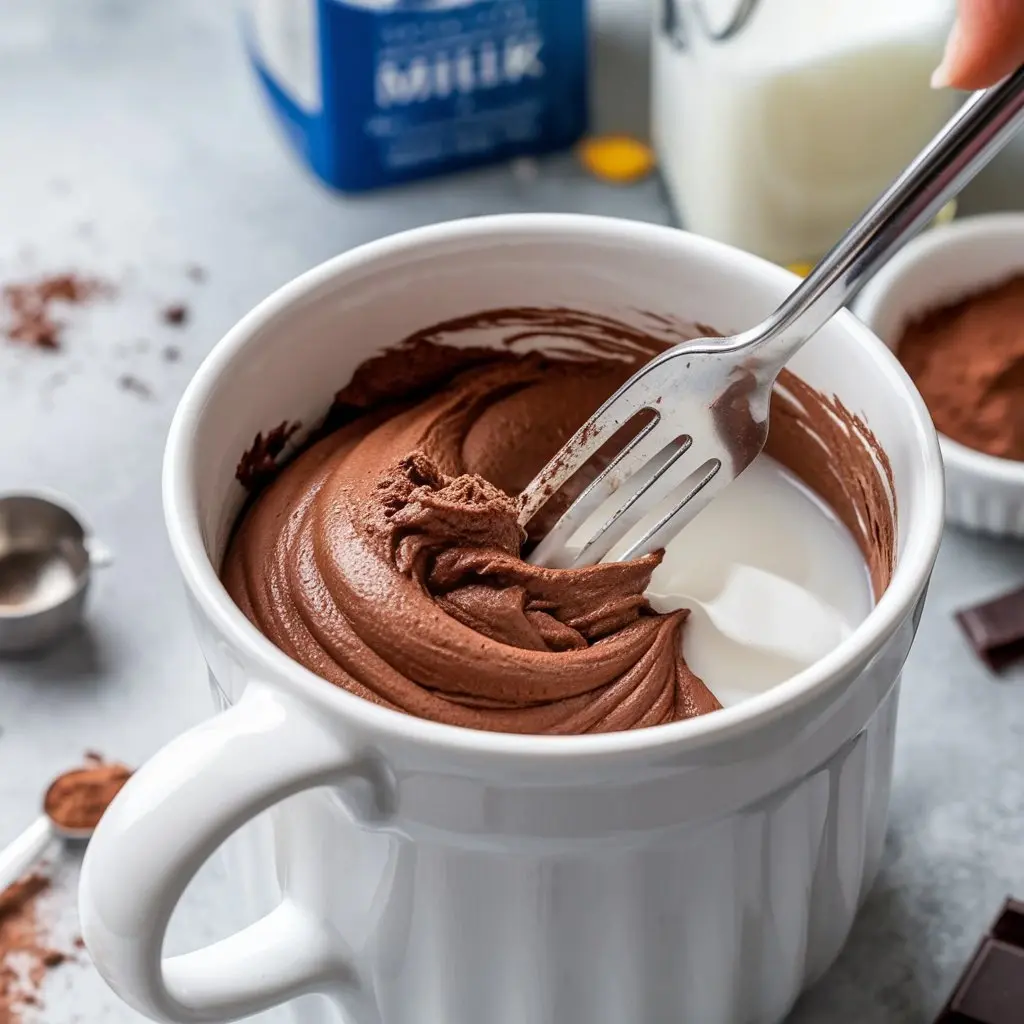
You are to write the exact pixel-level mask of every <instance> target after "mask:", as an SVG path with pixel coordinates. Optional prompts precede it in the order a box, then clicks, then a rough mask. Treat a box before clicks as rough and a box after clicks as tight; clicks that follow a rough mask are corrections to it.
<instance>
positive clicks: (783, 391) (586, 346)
mask: <svg viewBox="0 0 1024 1024" xmlns="http://www.w3.org/2000/svg"><path fill="white" fill-rule="evenodd" d="M638 316H640V315H639V314H638ZM641 319H642V320H643V322H644V323H645V326H644V329H640V328H637V327H631V326H629V325H627V324H623V323H620V322H618V321H615V320H610V319H606V318H603V317H599V316H595V315H592V314H585V313H580V312H575V311H569V310H545V309H528V308H527V309H515V310H492V311H487V312H485V313H481V314H478V315H476V316H469V317H464V318H462V319H460V320H455V321H449V322H448V323H445V324H441V325H439V326H438V327H437V328H434V329H431V330H429V331H424V332H421V333H420V334H418V335H415V336H413V337H411V338H409V339H407V340H406V342H404V343H403V344H402V345H400V346H398V347H397V348H395V349H392V350H390V351H387V352H385V353H384V354H383V355H381V356H378V357H376V358H374V359H371V360H369V361H367V362H366V363H364V364H363V365H362V366H360V367H359V368H358V369H357V370H356V372H355V374H354V375H353V379H352V381H351V382H350V383H349V384H348V385H347V386H346V387H345V388H343V389H342V391H340V392H339V393H338V395H337V397H336V400H335V403H334V406H333V407H332V409H331V410H330V412H329V414H328V416H327V419H326V421H325V423H324V425H323V427H322V428H321V429H320V430H319V431H317V437H319V440H316V439H311V440H310V441H308V442H307V443H306V445H305V446H304V450H303V451H302V454H300V455H299V456H298V458H296V459H295V460H294V461H293V462H291V463H290V464H289V465H288V466H287V468H285V469H284V470H283V471H279V470H278V466H277V456H278V455H279V453H280V451H281V450H282V449H283V448H284V446H285V445H286V443H287V441H288V438H289V437H290V436H291V433H292V432H293V430H294V429H295V425H289V424H282V425H281V427H279V428H278V429H277V430H276V431H271V432H270V433H269V434H268V435H267V436H266V437H263V436H262V435H260V436H259V437H257V439H256V443H255V444H254V446H253V449H252V451H251V452H249V453H247V457H245V458H243V461H242V464H241V465H240V466H239V474H238V475H239V479H240V480H242V481H243V482H245V483H246V484H247V486H250V487H251V488H253V499H252V500H251V502H250V504H249V507H248V510H247V511H246V513H245V514H244V515H243V517H242V519H241V522H240V524H239V526H238V529H237V531H236V534H235V536H234V538H233V539H232V542H231V545H230V547H229V550H228V553H227V556H226V558H225V561H224V566H223V572H222V575H223V580H224V583H225V586H226V587H227V589H228V591H229V592H230V594H231V596H232V597H233V598H234V600H235V601H236V602H237V604H238V605H239V607H240V608H241V609H242V610H243V611H244V613H245V614H246V615H247V616H248V617H249V619H250V620H251V621H252V622H253V623H254V624H255V625H256V626H257V628H259V629H260V630H261V631H262V632H263V633H264V634H265V635H266V636H267V637H269V638H270V640H272V641H273V642H274V643H275V644H277V646H278V647H280V648H281V649H282V650H283V651H285V652H286V653H287V654H289V655H290V656H291V657H293V658H294V659H296V660H297V661H299V662H301V663H302V664H303V665H305V666H306V667H307V668H309V669H311V670H312V671H314V672H317V673H318V674H319V675H321V676H323V678H324V679H327V680H329V681H330V682H332V683H334V684H335V685H337V686H343V687H345V688H346V689H348V690H350V691H352V692H353V693H355V694H358V695H359V696H361V697H364V698H366V699H367V700H371V701H374V702H376V703H378V704H382V705H384V706H385V707H389V708H395V709H398V710H400V711H405V712H407V713H409V714H412V715H419V716H421V717H423V718H429V719H433V720H435V721H439V722H448V723H450V724H453V725H461V726H468V727H470V728H476V729H490V730H495V731H504V732H520V733H585V732H602V731H613V730H622V729H635V728H642V727H644V726H651V725H658V724H660V723H664V722H671V721H674V720H677V719H682V718H689V717H692V716H694V715H700V714H704V713H706V712H708V711H713V710H715V709H717V708H718V707H719V706H720V705H719V703H718V700H717V699H716V698H715V696H714V695H713V694H712V693H711V691H710V690H708V688H707V687H706V686H705V685H704V683H703V682H702V681H701V680H700V679H698V678H697V677H696V676H695V675H694V674H693V673H692V672H691V671H690V670H689V669H688V668H687V666H686V663H685V661H684V659H683V654H682V633H683V625H684V623H685V621H686V617H687V615H688V612H687V611H686V610H680V611H675V612H672V613H669V614H664V615H659V614H656V613H655V612H654V611H653V610H652V609H651V608H650V607H649V605H648V604H647V601H646V600H645V599H644V596H643V595H644V591H645V590H646V589H647V586H648V584H649V582H650V579H651V574H652V573H653V571H654V569H655V567H656V566H657V565H658V563H659V562H660V559H661V556H660V555H651V556H649V557H647V558H642V559H639V560H637V561H635V562H630V563H625V564H609V565H598V566H590V567H587V568H583V569H573V570H564V569H541V568H538V567H536V566H533V565H530V564H529V563H527V562H525V561H524V560H523V559H522V558H521V557H520V549H521V547H522V545H523V543H524V539H525V538H524V536H523V534H522V532H521V530H520V529H519V526H518V524H517V518H516V512H517V508H516V502H515V499H514V498H513V497H511V496H512V495H518V494H519V493H520V492H521V491H522V490H523V488H524V487H525V486H526V484H527V483H528V482H529V481H530V480H531V479H532V478H533V476H534V474H535V473H536V471H537V470H538V469H539V468H540V467H541V466H542V465H544V463H545V462H547V460H548V459H549V458H551V456H553V455H554V454H555V452H556V451H557V450H558V449H559V448H560V447H561V445H562V444H563V443H564V441H565V440H567V439H568V438H569V437H570V436H571V435H572V433H573V432H574V431H575V430H576V429H577V428H578V427H579V426H580V424H581V423H583V422H584V420H585V419H586V418H587V417H588V416H589V415H590V413H591V412H592V411H593V410H594V409H596V408H597V406H598V405H599V404H600V403H601V402H602V401H603V400H604V399H605V398H606V397H607V396H608V395H610V394H611V393H612V392H613V391H614V390H615V389H616V388H617V387H618V386H619V385H620V384H622V383H623V382H624V381H625V380H626V379H627V378H628V377H629V376H630V374H631V373H632V372H633V371H634V370H635V369H636V367H637V366H638V365H639V364H641V363H643V362H645V361H646V360H648V359H649V358H650V357H651V356H652V355H653V354H655V353H656V352H658V351H660V350H661V349H663V348H664V347H665V346H666V345H669V344H672V343H674V342H676V341H679V340H681V338H683V337H692V336H693V335H694V333H700V334H710V333H713V332H712V331H710V330H709V329H707V328H700V329H699V330H698V331H696V332H695V331H693V329H692V328H690V329H689V330H688V329H687V327H686V325H681V324H679V323H677V322H675V321H672V320H670V319H666V318H662V317H655V316H650V315H648V316H645V317H641ZM495 335H496V336H495ZM467 336H468V337H471V338H476V337H478V336H485V337H486V338H487V340H488V341H489V342H490V343H492V344H496V345H497V347H493V348H492V347H486V348H485V347H480V348H466V347H455V346H453V345H452V344H446V342H451V341H453V340H454V341H456V342H463V341H464V340H466V337H467ZM535 341H540V342H541V343H542V345H543V347H544V351H545V353H546V355H540V354H537V353H536V352H534V353H523V352H521V351H518V350H519V349H521V348H523V347H528V346H529V345H530V344H532V343H533V342H535ZM779 385H780V387H779V388H777V390H776V393H775V396H774V398H773V401H772V414H771V415H772V422H771V431H770V433H769V438H768V446H767V451H768V453H769V454H771V455H772V456H773V457H775V458H776V459H778V460H779V461H780V462H782V463H783V464H784V465H785V466H786V467H787V468H789V469H790V470H791V471H792V472H794V473H795V474H796V475H797V476H798V477H800V479H802V480H803V481H804V482H805V483H807V484H808V485H809V486H810V487H812V488H813V489H814V490H816V491H817V492H818V494H819V495H821V497H822V498H824V499H825V500H826V501H827V502H828V503H829V504H830V505H831V506H832V508H833V509H834V510H835V511H836V512H837V514H838V515H839V517H840V519H841V520H842V521H843V522H844V523H845V524H846V526H847V528H848V529H849V530H850V532H851V534H852V535H853V537H854V539H855V540H856V541H857V543H858V544H859V545H860V548H861V551H862V552H863V554H864V557H865V560H866V563H867V566H868V568H869V571H870V573H871V578H872V583H873V586H874V592H875V595H876V596H880V595H881V594H882V592H883V591H884V590H885V588H886V586H887V585H888V582H889V580H890V578H891V576H892V570H893V565H894V562H895V552H896V543H895V537H896V518H895V511H896V510H895V504H894V501H895V498H894V488H893V484H892V472H891V469H890V467H889V462H888V459H887V458H886V456H885V452H884V451H882V449H881V447H880V446H879V444H878V442H877V441H876V439H875V437H874V435H873V434H872V433H871V431H870V430H869V429H868V428H867V426H866V424H865V423H864V422H863V421H862V420H861V419H860V418H859V417H857V416H856V415H854V414H853V413H851V412H850V411H849V410H847V409H846V408H845V407H844V406H843V405H842V403H841V402H839V400H838V399H835V398H828V397H826V396H824V395H821V394H819V393H818V392H816V391H815V390H813V389H812V388H810V387H809V386H808V385H807V384H805V383H804V382H803V381H801V380H799V379H798V378H796V377H794V376H793V375H792V374H789V373H787V372H785V371H784V372H783V374H782V376H781V377H780V379H779ZM531 525H532V524H531ZM541 529H543V525H542V526H541Z"/></svg>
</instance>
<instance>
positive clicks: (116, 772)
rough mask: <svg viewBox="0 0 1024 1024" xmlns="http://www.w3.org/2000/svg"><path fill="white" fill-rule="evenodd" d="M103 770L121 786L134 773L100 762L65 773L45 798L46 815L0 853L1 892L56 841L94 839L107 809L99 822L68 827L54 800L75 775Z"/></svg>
mask: <svg viewBox="0 0 1024 1024" xmlns="http://www.w3.org/2000/svg"><path fill="white" fill-rule="evenodd" d="M103 769H106V770H107V771H108V772H110V773H111V774H112V778H114V779H117V781H118V782H119V783H120V785H123V784H124V782H127V781H128V776H129V775H130V774H131V772H130V770H129V769H128V768H125V767H124V765H118V764H107V763H104V762H102V761H96V762H94V763H92V764H88V765H86V766H85V767H84V768H74V769H72V770H71V771H69V772H64V773H63V774H61V775H58V776H57V778H55V779H54V780H53V782H51V783H50V785H49V786H48V787H47V790H46V794H45V795H44V797H43V813H42V815H40V817H38V818H37V819H36V820H35V821H34V822H33V823H32V824H31V825H29V827H28V828H27V829H25V831H24V832H22V833H21V835H20V836H18V838H17V839H15V840H14V841H13V842H12V843H10V844H8V846H7V847H6V849H4V850H3V851H0V892H3V891H4V889H6V888H7V887H8V886H9V885H13V884H14V883H15V882H16V881H18V879H19V878H21V877H22V876H23V875H24V874H26V873H27V872H28V871H29V869H30V868H31V867H32V865H33V864H35V863H36V861H38V860H39V858H40V857H42V855H43V854H44V853H45V852H46V850H47V848H48V847H49V846H50V844H51V843H52V842H53V841H54V840H57V839H59V840H61V841H62V842H66V843H80V844H84V843H87V842H88V841H89V840H90V839H91V838H92V834H93V832H94V831H95V829H96V825H98V824H99V819H100V817H101V816H102V813H103V810H105V809H106V808H105V807H103V808H102V809H100V810H99V812H98V813H97V814H96V815H95V820H93V821H91V822H90V824H89V826H88V827H85V828H69V827H68V826H67V825H63V824H61V822H60V821H59V820H57V818H56V817H55V812H56V811H57V810H58V804H57V801H56V800H55V799H54V798H55V795H56V794H57V792H58V789H59V787H63V786H65V785H67V783H68V782H69V781H71V780H73V779H74V777H75V776H79V775H80V776H88V775H89V774H91V773H95V772H97V771H100V770H103ZM120 785H118V786H117V789H119V788H120ZM115 793H116V790H115Z"/></svg>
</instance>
